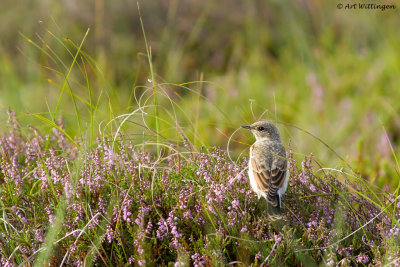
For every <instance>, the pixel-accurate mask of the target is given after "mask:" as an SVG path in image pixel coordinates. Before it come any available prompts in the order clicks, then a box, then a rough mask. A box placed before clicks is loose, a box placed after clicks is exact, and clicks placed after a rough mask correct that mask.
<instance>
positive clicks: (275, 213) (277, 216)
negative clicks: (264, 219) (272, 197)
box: [267, 196, 282, 221]
mask: <svg viewBox="0 0 400 267" xmlns="http://www.w3.org/2000/svg"><path fill="white" fill-rule="evenodd" d="M267 202H268V206H267V215H268V218H269V219H270V220H271V221H276V220H281V219H282V212H281V203H280V199H279V196H277V201H276V202H275V203H271V202H269V201H267ZM274 204H275V205H274Z"/></svg>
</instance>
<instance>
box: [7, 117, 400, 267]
mask: <svg viewBox="0 0 400 267" xmlns="http://www.w3.org/2000/svg"><path fill="white" fill-rule="evenodd" d="M9 115H10V120H9V121H10V126H11V130H10V131H9V132H4V133H2V135H1V138H0V196H1V203H2V223H1V224H0V233H1V238H0V248H1V250H0V251H1V254H0V264H1V266H14V265H18V264H20V263H21V262H22V260H21V259H27V258H29V257H30V256H31V255H33V254H34V253H35V252H36V251H38V249H40V247H41V246H42V245H43V243H44V242H45V238H46V234H47V232H48V229H49V227H51V226H52V225H54V224H55V223H56V222H57V221H58V220H60V218H59V217H56V216H59V215H58V213H59V211H57V212H56V209H57V208H58V207H59V205H60V203H61V202H62V201H64V200H65V203H66V208H65V209H64V210H63V214H62V218H61V219H62V228H61V231H60V233H59V234H58V236H57V242H56V243H55V247H56V249H55V251H56V253H55V254H54V256H53V257H52V262H53V263H54V264H55V265H58V264H60V263H61V261H62V260H63V258H64V256H65V255H67V254H68V255H69V257H66V259H67V264H69V265H79V264H83V262H86V260H87V258H86V257H89V255H90V253H93V249H91V248H92V245H93V242H95V241H94V240H100V241H99V242H100V244H99V245H96V246H97V248H98V249H97V250H96V253H95V255H92V256H93V257H92V260H93V261H95V262H96V263H97V264H98V265H102V263H104V264H105V265H109V263H110V262H111V263H112V265H115V266H120V265H126V264H137V265H139V266H145V265H169V264H175V265H185V264H186V265H187V264H191V265H193V266H213V265H218V264H219V265H221V264H229V263H232V262H243V263H245V264H246V265H251V264H254V265H257V264H260V263H261V262H263V261H264V260H265V259H267V260H268V261H267V262H266V264H267V265H274V264H275V265H276V264H278V263H281V262H284V261H289V262H287V264H288V265H296V264H299V263H301V262H299V261H300V257H296V254H297V253H308V255H309V256H310V257H312V258H313V259H314V260H315V261H316V262H319V263H323V262H325V263H326V265H328V266H334V265H336V264H342V263H345V262H347V263H349V264H350V263H352V264H353V265H358V264H368V263H371V262H373V263H374V264H379V263H383V262H385V260H386V261H388V260H389V259H385V258H383V257H382V256H379V255H384V253H382V252H383V251H385V250H387V249H389V250H390V251H392V252H393V251H394V252H393V253H391V254H390V257H392V259H393V260H395V259H397V258H398V257H399V255H397V254H398V253H397V254H396V251H398V246H399V244H398V240H399V226H398V225H397V221H395V220H398V219H399V218H400V209H399V207H393V205H392V206H390V205H391V203H394V202H395V199H396V197H397V196H394V195H391V194H389V193H388V194H386V195H385V199H383V198H382V199H374V197H375V196H373V195H372V194H370V193H369V192H368V191H366V188H365V187H363V186H362V183H354V182H353V183H350V182H349V181H348V180H346V179H345V181H344V182H339V181H338V179H336V176H337V175H336V174H335V173H333V172H323V171H321V170H320V171H316V167H315V166H314V165H316V164H315V160H314V158H313V156H312V155H311V156H310V157H306V158H305V159H304V160H302V161H301V163H300V164H297V163H296V160H295V159H294V158H293V156H292V154H290V157H289V162H290V164H289V170H290V173H291V180H290V186H289V188H288V191H287V194H286V195H285V197H284V199H283V201H282V203H283V207H282V211H283V217H284V218H283V220H282V223H283V224H284V227H282V226H277V225H274V223H271V222H270V221H269V220H268V217H267V216H265V205H266V202H265V200H263V199H260V200H258V198H257V197H256V195H255V194H254V193H253V192H252V191H251V189H250V187H249V185H248V178H247V172H246V171H245V169H246V167H247V160H246V159H243V160H241V161H239V162H238V163H234V162H231V161H230V160H229V159H228V157H227V155H226V154H225V152H223V151H222V150H220V149H211V150H210V151H207V152H200V153H191V154H190V155H189V156H187V154H185V157H183V156H181V155H177V154H176V153H175V150H171V153H170V154H169V153H168V152H165V158H162V159H161V160H160V159H157V158H155V157H152V155H151V154H150V153H147V152H143V151H138V150H136V149H135V147H134V144H133V143H131V142H128V141H126V140H124V139H123V138H121V139H118V140H117V142H115V143H114V145H112V142H110V141H108V140H107V139H103V140H100V139H99V140H97V144H96V146H95V147H94V148H93V149H92V150H90V151H83V150H82V149H78V148H77V147H75V146H74V145H73V144H71V143H69V142H68V140H67V139H66V138H65V137H64V135H63V134H62V133H61V132H60V131H58V130H53V131H52V132H51V134H50V135H49V136H41V135H40V134H39V132H38V131H37V130H35V129H34V128H32V127H31V128H29V129H30V130H29V131H28V134H27V135H23V134H22V133H21V128H20V127H19V125H18V121H17V120H16V119H15V114H14V113H12V112H10V113H9ZM60 127H63V124H62V122H60ZM25 136H27V137H25ZM83 142H84V141H83V140H80V141H78V143H83ZM186 147H187V148H189V145H186ZM178 159H179V160H178ZM299 162H300V161H299ZM362 196H364V197H362ZM365 196H368V197H365ZM371 199H374V201H371ZM377 203H383V205H384V206H387V207H390V210H388V212H382V207H379V206H378V205H377ZM398 203H400V202H398ZM389 211H390V212H389ZM370 220H372V222H371V223H368V222H369V221H370ZM346 236H347V237H346ZM344 237H346V238H344ZM385 240H386V241H385ZM387 240H389V241H387ZM305 249H312V250H311V251H310V250H307V252H305V251H302V250H305ZM89 252H90V253H89ZM374 253H375V254H374ZM325 254H326V255H328V256H327V257H326V256H324V255H325ZM32 259H34V257H33V258H32Z"/></svg>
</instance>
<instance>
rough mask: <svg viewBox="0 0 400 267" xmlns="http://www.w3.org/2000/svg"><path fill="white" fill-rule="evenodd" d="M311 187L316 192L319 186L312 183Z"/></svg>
mask: <svg viewBox="0 0 400 267" xmlns="http://www.w3.org/2000/svg"><path fill="white" fill-rule="evenodd" d="M310 189H311V191H313V192H316V191H317V188H316V187H315V185H313V184H310Z"/></svg>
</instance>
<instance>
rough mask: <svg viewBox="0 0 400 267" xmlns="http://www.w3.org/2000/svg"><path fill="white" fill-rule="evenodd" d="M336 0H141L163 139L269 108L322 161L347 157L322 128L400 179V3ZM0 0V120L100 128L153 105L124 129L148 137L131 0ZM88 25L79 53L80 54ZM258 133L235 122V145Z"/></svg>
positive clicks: (223, 139)
mask: <svg viewBox="0 0 400 267" xmlns="http://www.w3.org/2000/svg"><path fill="white" fill-rule="evenodd" d="M380 2H382V4H390V3H392V4H398V3H397V2H388V1H383V0H380ZM338 3H342V1H340V0H339V1H329V2H328V1H318V0H302V1H300V0H295V1H290V2H289V1H279V0H259V1H256V0H250V1H236V0H220V1H215V0H205V1H195V0H187V1H183V0H160V1H156V0H152V1H139V4H140V10H141V17H142V19H143V24H144V28H145V33H146V37H147V40H148V45H149V47H148V48H151V54H152V63H153V71H154V76H155V79H154V81H155V85H156V90H157V95H158V104H159V105H160V108H159V114H160V119H161V125H160V133H161V134H162V136H163V137H165V138H166V139H162V140H161V141H162V142H164V141H165V142H174V141H173V140H178V141H182V136H183V135H186V136H187V137H188V138H189V140H190V141H191V142H193V143H194V144H195V146H196V147H200V146H202V145H206V146H210V145H218V146H221V147H223V148H225V147H226V145H227V143H228V140H229V137H230V136H231V135H232V134H233V133H234V131H235V130H236V129H237V128H238V127H239V126H240V125H242V124H249V123H251V122H254V121H256V120H258V119H260V118H263V119H269V120H272V121H273V122H276V123H277V125H278V127H279V128H280V130H281V132H282V135H283V138H284V143H285V144H286V145H288V146H289V147H290V148H291V149H292V150H293V151H294V153H296V156H297V157H299V158H301V157H302V155H305V154H309V153H313V154H314V155H315V157H316V158H317V159H318V160H319V161H320V162H321V164H323V166H324V167H330V168H340V167H342V166H344V165H343V163H342V161H341V160H340V159H339V158H338V157H337V155H335V153H333V152H332V151H331V150H330V149H328V147H327V146H325V145H324V144H323V143H322V142H320V140H318V139H317V138H316V137H318V138H320V139H321V140H323V142H324V143H326V144H327V145H329V146H330V147H331V148H332V149H334V150H335V151H336V152H337V153H338V154H339V155H340V156H341V157H343V158H345V159H347V160H348V162H349V163H350V164H351V165H352V166H353V167H354V169H356V170H357V171H358V172H360V173H361V174H362V175H363V177H365V178H366V179H369V180H371V181H372V182H375V183H377V184H378V185H380V186H382V185H384V184H389V185H390V186H392V187H396V186H397V184H398V175H397V174H396V170H397V165H396V162H395V160H394V157H393V154H392V151H391V146H392V147H393V149H394V151H395V153H396V154H397V155H399V153H398V152H399V150H398V145H399V138H400V117H399V115H398V114H399V111H400V104H399V100H400V88H399V85H400V52H399V51H400V50H399V47H400V20H399V7H397V9H395V10H386V11H381V10H379V9H378V10H345V9H342V10H339V9H338V8H337V4H338ZM346 3H347V2H346ZM346 3H345V2H343V4H346ZM349 3H350V2H349ZM351 3H353V2H351ZM1 6H2V8H1V10H0V108H1V109H2V112H1V114H0V118H1V119H0V127H1V129H2V131H4V130H5V129H6V120H7V119H6V118H7V113H6V110H7V108H8V107H11V108H12V109H13V110H15V111H17V114H18V118H19V119H20V120H21V122H22V124H23V125H28V124H32V125H35V126H36V127H38V128H44V129H46V128H50V125H49V124H47V123H45V122H44V121H43V119H42V120H40V119H38V118H37V117H34V116H32V115H31V114H32V113H38V114H40V116H43V117H45V118H48V119H50V120H53V119H54V120H59V118H60V117H61V116H62V117H63V118H64V120H65V125H66V132H67V133H68V134H70V135H71V136H87V135H90V136H91V137H93V138H94V136H96V135H99V131H98V129H99V128H100V129H102V130H103V131H104V132H107V131H108V133H115V132H116V130H117V128H118V126H119V125H120V123H121V120H122V119H123V118H122V119H120V118H118V119H116V120H113V119H114V118H117V116H120V115H122V114H127V113H129V112H132V111H134V110H136V109H137V108H138V107H139V106H144V105H149V107H147V108H146V112H147V115H144V116H143V118H142V117H141V116H137V115H132V116H131V117H130V118H129V120H128V121H126V122H125V124H124V126H123V127H122V129H121V130H123V132H124V134H125V135H126V136H129V137H131V138H136V139H137V140H138V142H140V140H142V139H143V137H144V136H149V138H150V136H152V135H153V137H154V134H153V133H152V131H149V130H146V129H145V128H142V127H140V126H138V125H137V124H141V125H144V124H147V125H148V127H149V128H151V129H154V125H155V120H154V117H152V116H151V114H154V112H153V111H154V107H153V106H152V105H153V104H154V101H153V95H152V92H153V91H152V88H151V86H152V84H151V82H149V79H151V74H150V68H149V64H148V59H147V56H146V43H145V40H144V35H143V33H142V28H141V24H140V20H139V14H138V7H137V2H136V1H122V0H121V1H105V0H92V1H78V0H68V1H48V0H47V1H45V0H43V1H32V0H20V1H18V3H16V2H15V1H12V0H2V4H1ZM88 28H90V31H89V33H88V35H87V37H86V39H85V40H84V42H83V46H82V51H83V52H84V53H78V54H77V47H79V45H80V44H81V42H82V40H83V39H84V36H85V32H86V31H87V29H88ZM76 55H77V57H76V61H74V58H75V56H76ZM89 56H90V58H89ZM71 66H72V67H71ZM66 77H68V78H67V79H66ZM66 81H68V82H66ZM150 81H151V80H150ZM63 88H64V91H63ZM141 96H142V98H141V99H140V97H141ZM135 114H138V113H135ZM124 118H125V117H124ZM111 120H113V121H112V123H111V124H109V125H107V123H108V122H110V121H111ZM99 125H100V127H99ZM110 125H111V126H110ZM294 126H295V127H294ZM297 127H298V128H301V129H303V130H305V131H308V132H310V133H312V134H313V135H314V136H316V137H313V136H311V135H309V134H307V133H305V132H304V131H302V130H299V129H298V128H297ZM177 129H178V130H179V131H177ZM153 139H154V138H153ZM163 140H164V141H163ZM389 140H390V141H389ZM252 141H253V139H252V136H251V135H250V134H249V133H247V132H246V131H244V130H239V131H238V132H236V133H235V134H234V135H233V136H232V140H231V142H230V146H229V147H230V152H231V153H232V157H233V158H237V157H238V156H240V155H244V154H241V153H247V145H246V144H251V142H252ZM243 143H244V144H243ZM289 143H290V145H289Z"/></svg>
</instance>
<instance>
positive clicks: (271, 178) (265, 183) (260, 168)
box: [251, 156, 287, 206]
mask: <svg viewBox="0 0 400 267" xmlns="http://www.w3.org/2000/svg"><path fill="white" fill-rule="evenodd" d="M261 158H263V157H253V158H252V159H251V167H252V170H253V175H254V180H255V181H256V183H257V185H258V187H259V188H260V189H261V190H263V191H265V192H267V200H268V201H269V202H271V203H272V204H273V205H274V206H276V205H278V203H277V198H276V195H277V191H278V190H279V189H280V188H281V187H282V186H283V184H284V182H285V176H286V170H287V163H286V159H284V158H279V157H278V156H273V157H272V158H274V159H275V160H274V161H272V162H268V161H267V160H265V161H264V160H260V159H261ZM270 158H271V157H270Z"/></svg>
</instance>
